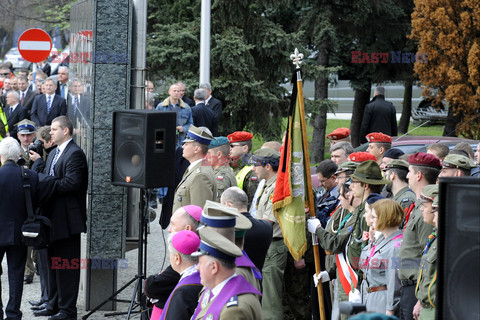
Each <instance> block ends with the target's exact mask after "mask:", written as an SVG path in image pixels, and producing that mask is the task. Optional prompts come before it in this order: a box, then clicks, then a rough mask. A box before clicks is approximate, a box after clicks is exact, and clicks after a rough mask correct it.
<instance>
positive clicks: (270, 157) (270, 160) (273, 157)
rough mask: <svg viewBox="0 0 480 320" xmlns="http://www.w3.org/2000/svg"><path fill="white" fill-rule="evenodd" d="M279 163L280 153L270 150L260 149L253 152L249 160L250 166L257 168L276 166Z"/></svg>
mask: <svg viewBox="0 0 480 320" xmlns="http://www.w3.org/2000/svg"><path fill="white" fill-rule="evenodd" d="M279 162H280V152H278V151H277V150H274V149H272V148H260V149H258V150H257V151H255V152H254V153H253V155H252V158H251V159H250V164H253V165H257V166H260V165H261V166H266V165H267V164H270V165H272V166H278V164H279Z"/></svg>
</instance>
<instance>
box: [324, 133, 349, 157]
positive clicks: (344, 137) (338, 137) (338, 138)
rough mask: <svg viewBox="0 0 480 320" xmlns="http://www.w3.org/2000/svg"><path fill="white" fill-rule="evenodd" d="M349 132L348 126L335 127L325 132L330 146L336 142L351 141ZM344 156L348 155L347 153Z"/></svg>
mask: <svg viewBox="0 0 480 320" xmlns="http://www.w3.org/2000/svg"><path fill="white" fill-rule="evenodd" d="M350 133H351V131H350V129H348V128H337V129H335V130H333V131H332V133H330V134H327V139H330V148H331V147H332V146H333V145H334V144H335V143H337V142H342V141H345V142H348V143H351V142H352V139H351V137H350ZM346 156H348V154H347V155H346ZM332 160H333V159H332ZM337 164H338V163H337Z"/></svg>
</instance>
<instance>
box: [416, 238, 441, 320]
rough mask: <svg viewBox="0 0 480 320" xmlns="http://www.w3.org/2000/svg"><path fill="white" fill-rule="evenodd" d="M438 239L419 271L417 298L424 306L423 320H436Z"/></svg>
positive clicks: (432, 244)
mask: <svg viewBox="0 0 480 320" xmlns="http://www.w3.org/2000/svg"><path fill="white" fill-rule="evenodd" d="M436 240H437V239H436V238H434V239H433V241H432V242H431V243H430V247H429V249H428V251H427V253H426V254H425V255H424V256H423V259H422V260H423V261H422V266H421V267H420V270H419V277H418V283H417V287H416V288H415V296H416V297H417V299H418V300H419V301H420V304H421V305H422V310H421V311H420V318H419V319H422V320H430V319H431V320H435V303H436V300H435V298H436V291H437V290H436V281H435V280H436V278H437V245H438V242H437V241H436Z"/></svg>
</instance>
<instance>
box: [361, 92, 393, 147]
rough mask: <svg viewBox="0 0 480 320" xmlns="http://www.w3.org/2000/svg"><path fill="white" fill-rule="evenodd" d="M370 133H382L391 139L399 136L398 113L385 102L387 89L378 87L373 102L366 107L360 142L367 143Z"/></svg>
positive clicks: (391, 105)
mask: <svg viewBox="0 0 480 320" xmlns="http://www.w3.org/2000/svg"><path fill="white" fill-rule="evenodd" d="M370 132H382V133H384V134H386V135H388V136H390V137H392V136H396V135H397V111H396V110H395V107H394V106H393V104H392V103H391V102H388V101H386V100H385V88H384V87H376V88H375V91H374V96H373V99H372V101H370V103H368V104H367V105H366V106H365V111H364V113H363V120H362V125H361V127H360V142H361V143H365V142H367V139H366V137H365V136H366V135H367V134H369V133H370Z"/></svg>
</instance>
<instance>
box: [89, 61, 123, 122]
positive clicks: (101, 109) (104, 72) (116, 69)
mask: <svg viewBox="0 0 480 320" xmlns="http://www.w3.org/2000/svg"><path fill="white" fill-rule="evenodd" d="M128 78H129V75H128V74H127V66H125V65H113V64H96V65H95V88H98V89H97V90H95V98H94V105H95V108H94V111H93V113H94V115H93V118H94V128H101V129H106V128H112V115H113V111H115V110H124V109H126V108H128V107H127V105H129V102H128V101H127V94H128V92H129V91H128V82H127V79H128ZM128 99H129V97H128Z"/></svg>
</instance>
